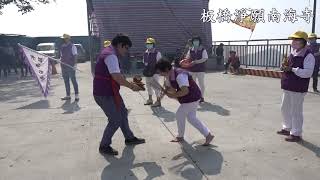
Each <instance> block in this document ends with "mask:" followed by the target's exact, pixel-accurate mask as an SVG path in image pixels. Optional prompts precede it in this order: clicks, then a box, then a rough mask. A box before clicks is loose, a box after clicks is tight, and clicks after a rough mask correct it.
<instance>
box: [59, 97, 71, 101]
mask: <svg viewBox="0 0 320 180" xmlns="http://www.w3.org/2000/svg"><path fill="white" fill-rule="evenodd" d="M61 100H62V101H69V100H71V97H70V96H66V97H63V98H61Z"/></svg>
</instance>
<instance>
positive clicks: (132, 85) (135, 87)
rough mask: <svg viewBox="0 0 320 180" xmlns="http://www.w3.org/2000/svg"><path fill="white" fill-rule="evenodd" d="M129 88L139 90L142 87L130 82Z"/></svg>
mask: <svg viewBox="0 0 320 180" xmlns="http://www.w3.org/2000/svg"><path fill="white" fill-rule="evenodd" d="M130 89H131V90H132V91H141V90H142V88H141V87H140V86H138V85H136V84H134V83H131V87H130Z"/></svg>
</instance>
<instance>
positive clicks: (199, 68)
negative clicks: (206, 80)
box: [189, 48, 206, 72]
mask: <svg viewBox="0 0 320 180" xmlns="http://www.w3.org/2000/svg"><path fill="white" fill-rule="evenodd" d="M204 50H205V49H204V48H201V49H198V50H197V51H194V50H192V49H190V58H191V60H192V61H195V60H199V59H202V52H203V51H204ZM189 70H190V71H191V72H205V71H206V63H205V62H204V63H200V64H195V65H193V66H192V67H191V68H190V69H189Z"/></svg>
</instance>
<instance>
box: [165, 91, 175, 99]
mask: <svg viewBox="0 0 320 180" xmlns="http://www.w3.org/2000/svg"><path fill="white" fill-rule="evenodd" d="M165 94H166V95H167V96H168V97H169V98H177V96H176V92H175V91H172V90H168V91H166V92H165Z"/></svg>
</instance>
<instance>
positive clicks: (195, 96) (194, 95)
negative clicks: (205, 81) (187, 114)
mask: <svg viewBox="0 0 320 180" xmlns="http://www.w3.org/2000/svg"><path fill="white" fill-rule="evenodd" d="M181 73H185V74H187V75H188V79H189V93H188V94H187V95H185V96H183V97H180V98H178V101H179V103H180V104H183V103H191V102H195V101H198V100H200V98H201V91H200V88H199V87H198V85H197V84H196V82H195V81H194V80H193V79H192V76H191V75H190V74H189V73H188V72H187V71H185V70H183V69H180V68H174V69H173V72H172V74H170V77H169V78H170V84H171V86H172V87H173V88H174V89H176V90H177V91H179V90H180V87H179V85H178V82H177V76H178V75H179V74H181Z"/></svg>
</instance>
